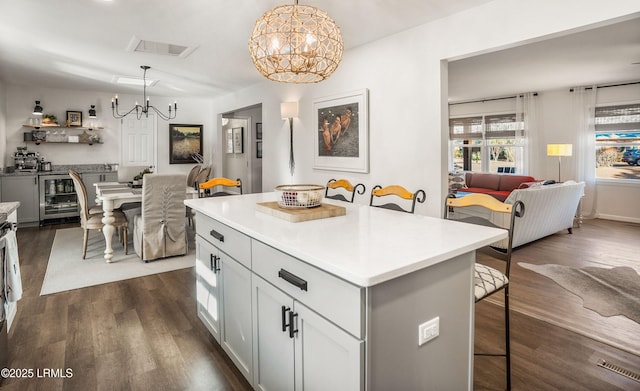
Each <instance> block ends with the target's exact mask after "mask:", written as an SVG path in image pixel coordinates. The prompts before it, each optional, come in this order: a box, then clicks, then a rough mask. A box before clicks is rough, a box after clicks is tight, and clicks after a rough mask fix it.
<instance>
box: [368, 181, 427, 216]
mask: <svg viewBox="0 0 640 391" xmlns="http://www.w3.org/2000/svg"><path fill="white" fill-rule="evenodd" d="M387 196H393V197H394V198H395V199H396V200H397V201H400V200H403V199H404V200H409V201H411V208H409V209H406V208H404V207H402V206H401V204H399V203H397V202H388V203H386V204H379V205H376V203H375V200H376V199H378V198H380V197H387ZM426 197H427V196H426V194H425V192H424V190H418V191H416V192H415V193H412V192H410V191H409V190H407V189H405V188H404V187H402V186H398V185H390V186H386V187H382V186H380V185H376V186H374V188H373V189H372V190H371V198H370V200H369V206H375V207H377V208H385V209H391V210H397V211H399V212H406V213H413V212H414V211H415V209H416V201H417V202H420V203H423V202H424V201H425V199H426Z"/></svg>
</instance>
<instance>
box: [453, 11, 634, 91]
mask: <svg viewBox="0 0 640 391" xmlns="http://www.w3.org/2000/svg"><path fill="white" fill-rule="evenodd" d="M634 63H635V64H634ZM631 81H640V18H635V19H631V20H627V21H623V22H618V23H615V24H611V25H607V26H603V27H598V28H593V29H591V30H587V31H582V32H576V33H572V34H569V35H565V36H562V37H556V38H551V39H546V40H541V41H539V42H535V43H531V44H527V45H522V46H518V47H515V48H511V49H505V50H500V51H495V52H492V53H488V54H483V55H479V56H474V57H470V58H467V59H463V60H458V61H453V62H450V63H449V101H450V102H460V101H467V100H473V99H481V98H492V97H502V96H508V95H513V94H518V93H523V92H535V91H545V90H554V89H560V88H565V87H566V88H569V87H577V86H588V85H594V84H595V85H601V84H615V83H624V82H631ZM639 88H640V87H639ZM639 98H640V95H639Z"/></svg>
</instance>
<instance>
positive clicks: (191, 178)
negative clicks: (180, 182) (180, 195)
mask: <svg viewBox="0 0 640 391" xmlns="http://www.w3.org/2000/svg"><path fill="white" fill-rule="evenodd" d="M201 170H202V165H200V164H196V165H195V166H193V168H192V169H191V171H189V174H188V175H187V187H193V188H195V184H196V179H197V178H198V174H200V171H201ZM207 175H209V174H207Z"/></svg>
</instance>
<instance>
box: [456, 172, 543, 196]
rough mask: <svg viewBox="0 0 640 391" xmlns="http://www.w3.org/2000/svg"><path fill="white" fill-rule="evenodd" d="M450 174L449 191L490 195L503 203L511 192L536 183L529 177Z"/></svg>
mask: <svg viewBox="0 0 640 391" xmlns="http://www.w3.org/2000/svg"><path fill="white" fill-rule="evenodd" d="M462 174H463V173H457V174H449V190H450V191H463V192H468V193H483V194H489V195H490V196H493V197H495V198H497V199H498V200H500V201H503V202H504V200H506V199H507V197H509V195H510V194H511V192H512V191H513V190H515V189H518V188H520V187H528V184H529V183H535V181H536V180H535V178H534V177H531V176H528V175H513V174H488V173H479V172H464V181H463V178H462Z"/></svg>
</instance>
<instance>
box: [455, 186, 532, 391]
mask: <svg viewBox="0 0 640 391" xmlns="http://www.w3.org/2000/svg"><path fill="white" fill-rule="evenodd" d="M524 209H525V207H524V203H523V202H522V201H516V202H515V203H514V204H507V203H504V202H501V201H498V200H497V199H496V198H493V197H492V196H490V195H487V194H479V193H476V194H470V195H467V196H465V197H461V198H455V195H452V194H450V195H449V196H447V199H446V201H445V209H444V216H445V219H447V220H457V221H462V222H465V223H470V224H476V225H484V226H488V227H495V228H502V229H506V230H507V232H508V237H507V239H506V243H505V241H501V242H498V243H492V244H490V245H488V246H485V247H482V248H480V249H478V250H476V254H478V253H481V254H484V255H486V256H487V257H483V258H481V260H482V262H483V263H479V262H476V263H475V265H474V279H473V280H474V286H473V294H474V299H475V302H476V303H477V302H479V301H481V300H483V299H486V298H487V297H489V296H491V295H492V294H494V293H496V292H499V291H503V292H504V328H505V336H504V337H505V345H504V346H505V349H504V351H505V352H504V353H497V354H496V353H475V355H477V356H502V357H505V361H506V369H505V371H506V381H507V390H510V389H511V339H510V328H509V270H510V268H511V256H512V253H513V246H512V244H513V229H514V226H515V219H516V218H520V217H522V216H524ZM505 226H506V228H505ZM500 261H502V263H503V264H502V265H501V267H499V266H500V265H499V263H500ZM486 263H488V264H490V265H492V266H489V265H487V264H486ZM494 266H495V267H494ZM499 268H500V269H502V271H501V270H499Z"/></svg>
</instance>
